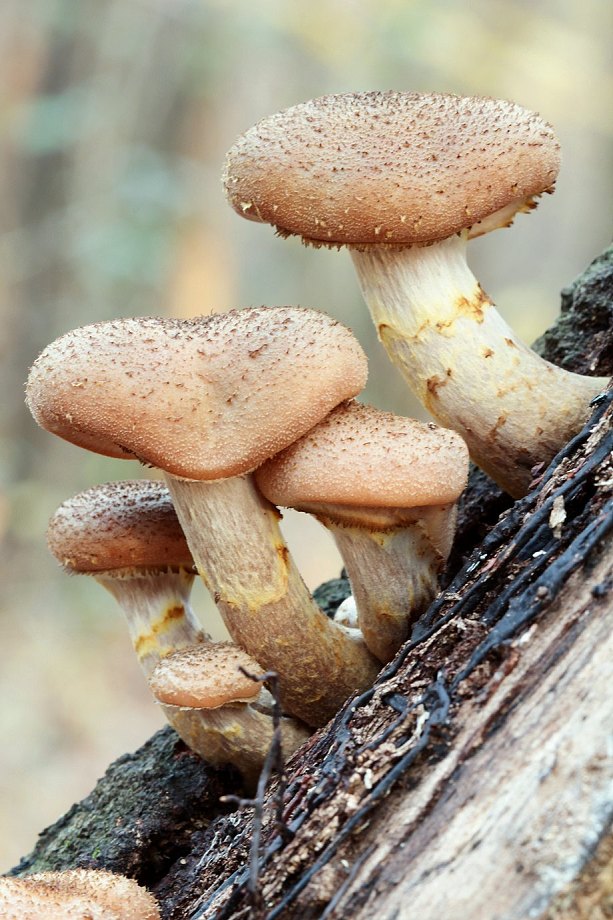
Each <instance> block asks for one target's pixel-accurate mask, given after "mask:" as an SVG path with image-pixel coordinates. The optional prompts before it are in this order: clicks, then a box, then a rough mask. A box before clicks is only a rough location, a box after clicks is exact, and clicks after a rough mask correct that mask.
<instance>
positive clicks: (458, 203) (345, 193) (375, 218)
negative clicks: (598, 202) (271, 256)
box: [224, 92, 560, 247]
mask: <svg viewBox="0 0 613 920" xmlns="http://www.w3.org/2000/svg"><path fill="white" fill-rule="evenodd" d="M559 164H560V152H559V144H558V141H557V139H556V137H555V134H554V132H553V129H552V127H551V126H550V125H549V124H547V123H546V122H545V121H543V120H542V119H541V118H540V116H539V115H537V114H535V113H534V112H530V111H528V110H527V109H524V108H522V107H521V106H519V105H516V104H515V103H513V102H507V101H504V100H499V99H490V98H487V97H479V96H468V97H461V96H454V95H448V94H440V93H398V92H373V93H342V94H340V95H331V96H322V97H320V98H319V99H313V100H311V101H310V102H304V103H302V104H300V105H296V106H293V107H292V108H290V109H287V110H286V111H284V112H280V113H279V114H277V115H272V116H271V117H269V118H265V119H264V120H263V121H260V122H259V123H258V124H257V125H255V127H253V128H251V129H250V130H249V131H247V132H246V133H245V134H244V135H242V137H240V138H239V139H238V141H237V142H236V144H235V145H234V147H232V149H231V150H230V151H229V153H228V156H227V160H226V166H225V171H224V184H225V188H226V193H227V195H228V198H229V200H230V203H231V204H232V207H233V208H234V209H235V211H237V212H238V213H239V214H241V215H242V216H243V217H247V218H249V219H251V220H257V221H262V222H264V223H270V224H273V225H274V226H275V227H276V228H277V229H278V231H279V232H280V233H281V234H284V235H288V234H297V235H299V236H301V237H302V238H303V239H304V240H305V241H306V242H313V243H319V244H327V245H332V246H333V245H355V246H358V247H363V246H365V245H373V244H374V245H376V244H381V243H385V244H388V245H402V246H407V245H412V244H415V243H426V242H433V241H435V240H440V239H445V238H446V237H448V236H452V235H453V234H454V233H458V232H459V231H461V230H464V229H466V228H468V227H471V226H473V225H474V224H476V223H478V222H479V221H481V220H483V219H485V218H486V217H488V216H490V215H492V214H495V213H496V212H497V211H500V210H502V209H504V208H507V207H508V206H509V205H513V208H512V209H511V210H512V211H514V210H517V209H519V208H521V207H522V206H523V205H525V204H526V200H527V199H528V200H529V199H530V198H531V197H532V196H535V195H540V194H542V193H543V192H546V191H551V190H553V186H554V183H555V180H556V176H557V173H558V169H559ZM515 206H516V207H515Z"/></svg>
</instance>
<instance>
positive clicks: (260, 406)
mask: <svg viewBox="0 0 613 920" xmlns="http://www.w3.org/2000/svg"><path fill="white" fill-rule="evenodd" d="M366 376H367V364H366V356H365V355H364V352H363V351H362V349H361V348H360V346H359V344H358V342H357V341H356V339H355V338H354V336H353V335H352V333H351V332H350V331H349V330H348V329H347V328H346V327H345V326H342V325H341V324H340V323H338V322H336V321H335V320H333V319H331V318H330V317H329V316H326V315H325V314H324V313H320V312H318V311H316V310H306V309H301V308H299V307H261V308H252V309H245V310H233V311H231V312H229V313H220V314H216V315H213V316H208V317H199V318H196V319H193V320H177V319H164V318H157V317H141V318H138V319H124V320H115V321H112V322H107V323H95V324H93V325H91V326H85V327H83V328H81V329H76V330H74V331H73V332H69V333H67V334H66V335H64V336H62V337H61V338H60V339H57V340H56V341H55V342H53V343H52V344H51V345H49V346H48V347H47V348H46V349H45V350H44V351H43V353H42V354H41V355H40V356H39V358H38V359H37V361H36V362H35V364H34V366H33V367H32V369H31V371H30V376H29V379H28V385H27V402H28V405H29V407H30V410H31V412H32V414H33V416H34V418H35V419H36V421H37V422H38V423H39V425H41V427H43V428H46V429H47V430H48V431H51V432H53V433H54V434H56V435H58V436H59V437H62V438H64V439H65V440H67V441H71V442H73V443H75V444H78V445H79V446H82V447H86V448H89V449H92V442H93V441H94V439H97V440H100V441H102V442H103V443H105V444H106V443H110V444H113V445H118V446H119V447H121V448H122V449H125V450H127V451H129V452H130V453H131V454H132V455H133V456H134V457H136V458H138V459H140V460H141V461H143V462H145V463H148V464H150V465H152V466H156V467H159V468H160V469H163V470H165V471H166V472H168V473H171V474H172V475H175V476H180V477H184V478H186V479H222V478H224V477H227V476H232V475H240V474H242V473H247V472H249V471H251V470H253V469H255V467H257V466H259V464H260V463H262V462H263V461H264V460H266V459H267V458H268V457H270V456H272V455H273V454H275V453H277V451H279V450H282V449H283V448H284V447H286V446H287V445H288V444H291V443H292V441H294V440H295V439H296V438H298V437H300V436H301V435H302V434H304V433H305V432H306V431H308V430H309V428H311V427H312V426H313V425H315V424H316V423H317V422H318V421H320V419H322V418H323V417H324V416H325V415H326V414H327V413H328V412H329V411H330V410H331V409H332V408H334V406H336V405H337V404H338V403H339V402H342V401H343V400H344V399H347V398H349V397H351V396H354V395H356V394H357V393H358V392H359V391H360V390H361V389H362V387H363V386H364V384H365V382H366Z"/></svg>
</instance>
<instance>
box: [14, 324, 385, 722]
mask: <svg viewBox="0 0 613 920" xmlns="http://www.w3.org/2000/svg"><path fill="white" fill-rule="evenodd" d="M366 371H367V369H366V358H365V356H364V353H363V352H362V350H361V348H360V346H359V345H358V343H357V341H356V340H355V339H354V337H353V336H352V334H351V332H350V331H349V330H348V329H346V328H345V327H344V326H342V325H340V323H337V322H335V321H333V320H332V319H330V318H329V317H328V316H326V315H325V314H322V313H319V312H317V311H314V310H304V309H299V308H292V307H277V308H273V307H270V308H260V309H247V310H241V311H232V312H230V313H226V314H218V315H214V316H210V317H204V318H198V319H194V320H169V319H160V318H140V319H126V320H117V321H114V322H109V323H99V324H94V325H92V326H86V327H84V328H83V329H78V330H75V331H74V332H71V333H68V334H67V335H65V336H63V337H62V338H60V339H58V340H57V341H56V342H54V343H52V344H51V345H49V346H48V347H47V348H46V349H45V351H44V352H43V353H42V354H41V355H40V357H39V358H38V359H37V361H36V363H35V364H34V366H33V368H32V370H31V372H30V377H29V381H28V388H27V398H28V404H29V406H30V408H31V411H32V413H33V415H34V417H35V418H36V420H37V421H38V422H39V424H40V425H41V426H42V427H44V428H46V429H47V430H50V431H52V432H53V433H54V434H57V435H59V436H60V437H63V438H65V439H66V440H69V441H72V442H73V443H76V444H80V445H82V446H86V447H89V446H90V445H91V443H92V442H93V441H94V439H98V440H100V441H103V442H112V443H114V444H117V445H119V446H121V448H122V449H123V450H126V451H129V452H130V453H131V454H132V455H133V456H134V457H136V458H137V459H140V460H141V461H143V462H145V463H147V464H151V465H154V466H157V467H159V468H160V469H162V470H163V471H164V472H165V474H166V480H167V484H168V487H169V489H170V492H171V495H172V499H173V503H174V506H175V508H176V511H177V515H178V517H179V520H180V522H181V526H182V528H183V531H184V533H185V535H186V537H187V540H188V543H189V546H190V549H191V552H192V554H193V557H194V560H195V562H196V565H197V567H198V571H199V573H200V574H201V576H202V578H203V580H204V582H205V584H206V585H207V587H208V588H209V590H210V591H211V593H212V594H213V595H214V597H215V600H216V602H217V605H218V607H219V609H220V612H221V614H222V616H223V617H224V620H225V622H226V626H227V628H228V630H229V632H230V635H231V636H232V638H233V639H234V641H235V642H236V643H237V644H238V645H240V646H241V647H242V648H244V649H245V650H246V651H247V652H249V654H251V655H253V657H254V658H255V659H256V660H257V661H258V662H260V664H261V665H262V667H263V668H265V669H266V670H273V671H276V672H277V673H278V674H279V683H280V691H281V699H282V703H283V706H284V708H285V709H286V711H288V712H290V713H291V714H293V715H296V716H298V717H299V718H301V719H303V721H305V722H307V723H308V724H310V725H319V724H323V723H324V722H326V721H327V719H329V718H330V717H331V716H332V715H333V714H334V713H335V712H336V711H337V709H338V707H339V706H340V705H341V704H342V703H343V702H344V700H345V699H347V697H348V696H350V695H351V693H352V692H353V691H354V690H356V689H359V688H364V687H366V686H368V685H369V683H370V682H371V681H372V680H373V679H374V676H375V675H376V673H377V664H376V661H375V659H374V658H373V657H372V656H371V655H370V653H369V652H368V650H367V648H366V646H365V645H364V643H363V642H362V640H361V639H360V638H358V637H356V636H355V634H352V633H350V632H348V631H347V630H344V629H343V628H342V627H340V626H338V625H337V624H335V623H332V622H331V621H330V620H328V619H327V618H326V617H324V616H323V614H322V613H321V612H320V610H319V609H318V608H317V606H316V605H315V603H314V602H313V600H312V598H311V596H310V594H309V592H308V590H307V588H306V586H305V585H304V583H303V581H302V579H301V577H300V575H299V573H298V571H297V569H296V567H295V565H294V563H293V561H292V560H291V558H290V557H289V553H288V551H287V547H286V546H285V544H284V542H283V540H282V537H281V534H280V531H279V528H278V518H279V514H278V511H277V510H276V508H274V507H273V506H272V505H271V504H270V503H269V502H267V501H266V500H265V499H264V498H263V497H262V496H261V495H260V494H259V492H258V491H257V489H256V488H255V486H254V484H253V482H252V480H251V477H250V476H249V475H248V474H249V473H250V472H251V471H252V470H254V469H255V468H256V467H257V466H259V465H260V464H261V463H262V462H263V461H264V460H265V459H267V458H268V457H270V456H272V455H273V454H275V453H277V452H278V451H279V450H282V449H283V448H284V447H287V445H288V444H290V443H292V441H294V440H295V439H296V438H297V437H300V436H301V435H302V434H304V433H305V432H306V431H308V430H309V428H311V427H313V425H315V424H316V423H317V422H318V421H320V420H321V419H322V418H324V417H325V415H327V413H328V412H329V411H330V410H331V409H332V408H334V406H336V405H337V404H338V403H339V402H342V401H343V400H345V399H347V398H348V397H350V396H353V395H355V394H356V393H358V392H359V391H360V390H361V388H362V387H363V385H364V383H365V380H366Z"/></svg>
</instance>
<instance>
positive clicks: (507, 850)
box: [15, 250, 613, 920]
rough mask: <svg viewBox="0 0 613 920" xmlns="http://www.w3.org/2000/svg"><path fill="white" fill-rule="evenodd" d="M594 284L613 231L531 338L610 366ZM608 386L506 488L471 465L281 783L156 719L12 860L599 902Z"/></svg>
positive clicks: (227, 911)
mask: <svg viewBox="0 0 613 920" xmlns="http://www.w3.org/2000/svg"><path fill="white" fill-rule="evenodd" d="M612 289H613V250H609V252H608V253H605V255H604V256H602V257H601V258H600V259H598V260H596V262H595V263H593V265H592V266H590V268H589V269H588V271H587V272H586V273H585V275H583V276H582V278H580V279H579V281H578V282H576V283H575V285H573V287H572V288H571V289H569V290H568V291H566V292H564V294H563V314H562V317H561V319H560V321H559V322H558V324H557V326H556V328H555V329H554V330H552V331H551V332H550V333H548V334H547V335H546V336H545V337H544V339H543V340H542V342H541V343H540V347H541V350H542V352H543V353H544V354H545V356H546V357H550V358H552V359H554V360H556V361H557V362H558V363H560V364H562V365H564V366H566V367H568V368H569V369H572V370H576V371H579V372H582V371H583V372H590V373H597V374H607V373H611V372H612V371H613V334H612V331H611V329H612V325H613V322H612V321H613V303H612V299H613V298H612V297H611V292H612ZM612 399H613V395H612V394H611V393H608V394H605V395H603V396H602V397H600V398H599V399H598V400H596V405H595V406H594V414H593V416H592V419H591V421H590V423H589V424H588V425H587V426H586V427H585V429H584V430H583V431H582V432H581V433H580V434H579V435H578V436H577V437H576V438H575V439H574V440H573V441H572V442H571V443H570V444H568V445H567V446H566V447H565V448H564V450H562V451H561V453H560V454H559V455H558V457H556V458H555V460H554V462H553V463H552V464H551V466H550V467H549V468H548V469H547V470H542V471H538V473H537V475H538V476H539V478H538V479H537V481H536V482H535V483H534V488H533V491H532V492H531V493H530V494H529V495H528V496H527V497H526V498H525V499H522V500H521V501H519V502H516V503H515V504H514V505H512V506H511V505H510V501H509V500H508V499H507V498H506V497H505V496H503V495H502V494H501V493H500V492H499V491H498V490H497V489H496V488H495V487H494V486H493V485H492V484H491V483H489V482H488V481H486V479H485V477H483V476H482V475H481V474H479V473H476V472H475V473H474V474H473V476H472V477H471V486H470V488H469V490H468V492H467V494H466V496H465V498H464V501H463V506H462V509H461V525H460V530H459V537H458V544H457V547H456V551H455V554H454V557H453V560H452V562H451V566H450V571H449V575H448V582H447V585H446V588H445V590H444V592H443V593H442V594H441V596H440V597H439V598H438V599H437V600H436V601H435V602H434V603H433V605H432V606H431V607H430V609H429V610H428V611H427V612H426V614H425V615H424V616H423V617H422V618H421V620H420V621H419V623H418V624H417V626H416V628H415V631H414V633H413V636H412V640H411V641H410V642H409V643H407V645H406V646H405V647H404V648H403V649H402V650H401V652H400V653H399V655H398V656H397V658H396V659H395V661H394V662H393V663H392V664H390V665H389V666H387V667H386V668H385V669H384V671H383V672H382V674H381V675H380V677H379V679H378V681H377V683H376V685H375V687H373V688H372V689H371V690H369V691H368V692H366V693H364V694H362V695H361V696H360V697H358V698H356V699H353V700H352V701H350V702H349V703H348V704H347V705H346V707H345V708H344V709H343V710H342V711H341V712H340V713H339V715H338V716H337V718H336V719H335V720H334V722H333V723H331V724H330V725H329V726H328V727H327V728H326V729H323V730H322V731H320V732H319V733H318V734H317V735H316V736H314V737H313V738H312V739H311V741H310V742H309V743H308V744H307V745H306V746H305V747H304V748H303V749H302V750H301V751H299V752H298V754H297V755H295V756H294V758H293V759H292V760H291V761H290V763H289V765H288V770H287V787H286V789H285V792H284V793H283V794H281V792H280V790H279V787H278V786H275V785H274V784H273V785H272V786H271V787H270V788H269V790H268V791H267V793H266V795H265V796H264V797H263V799H262V801H261V802H259V803H258V807H257V808H256V809H254V808H253V807H243V808H241V809H239V810H238V811H234V812H232V813H225V814H222V813H221V809H220V806H219V804H218V795H219V793H220V792H223V791H225V792H231V791H234V792H236V791H237V790H236V782H235V777H232V776H230V775H228V774H224V775H220V774H214V773H213V772H212V771H211V770H209V769H208V768H207V767H206V766H205V765H204V764H203V763H202V762H200V761H198V760H197V759H196V758H195V757H194V756H193V755H190V754H189V753H188V752H186V750H185V748H183V747H182V746H181V744H180V743H179V742H177V741H176V739H175V738H174V737H173V735H172V733H171V732H170V731H169V730H166V731H164V732H162V733H159V734H158V736H156V737H155V738H154V739H152V741H151V742H149V744H148V745H145V747H144V748H142V749H141V750H140V751H138V752H137V753H136V754H135V755H133V756H131V757H126V758H123V759H122V761H119V762H118V763H117V764H115V765H113V766H112V767H111V768H110V770H109V772H108V774H107V776H106V777H105V778H104V779H103V780H102V781H101V783H100V784H99V785H98V787H97V788H96V790H94V792H93V793H92V795H91V796H89V797H88V799H86V800H85V801H84V802H83V803H81V804H80V805H76V806H74V807H73V809H72V810H71V811H70V812H69V813H68V814H67V815H66V816H65V817H64V818H63V819H61V820H60V821H59V822H58V823H57V824H56V825H54V826H53V827H51V828H49V829H47V831H45V832H44V833H43V835H42V837H41V840H40V842H39V844H38V846H37V847H36V849H35V850H34V852H33V853H32V854H31V855H30V856H28V857H26V858H25V859H24V860H23V861H22V863H21V865H20V867H18V869H16V870H15V872H16V873H23V872H26V871H33V870H35V869H41V868H49V867H53V868H61V867H65V866H74V865H83V866H85V865H87V866H98V867H108V868H111V869H114V870H117V871H123V872H125V873H127V874H130V875H132V876H134V877H136V878H137V879H138V880H140V881H142V882H144V883H145V884H148V885H150V886H152V887H154V889H155V891H156V893H157V894H158V897H159V898H160V902H161V905H162V909H163V913H164V916H165V917H166V918H173V920H179V918H181V920H182V918H193V920H200V918H202V920H204V918H238V917H247V916H249V917H266V918H269V920H273V918H275V917H283V918H289V917H300V918H309V917H325V918H332V917H335V918H353V917H365V918H366V917H374V916H376V917H377V918H392V917H402V916H408V915H411V916H419V917H421V918H423V920H430V918H447V917H449V918H451V917H453V918H454V920H464V918H466V920H468V918H471V920H494V918H496V920H503V918H504V920H520V918H525V917H542V918H552V920H553V918H554V917H559V918H562V917H564V918H583V917H591V918H594V920H598V918H605V917H607V916H613V914H612V913H611V911H612V910H613V879H612V873H611V855H612V852H613V843H612V841H613V836H612V834H611V825H612V821H613V782H612V780H613V767H612V765H611V758H610V744H611V725H613V701H612V699H611V693H610V687H611V685H612V683H613V648H612V641H611V627H612V625H613V623H612V622H611V621H612V612H613V611H612V604H611V597H612V596H613V548H612V543H611V532H612V531H613V498H612V495H613V464H612V459H611V455H612V449H613V434H612V431H611V418H612V415H613V407H612ZM501 512H502V514H501ZM499 516H500V517H499ZM497 519H498V520H497ZM335 587H337V586H335ZM254 832H255V833H254ZM257 837H259V840H260V843H259V848H258V849H257V851H256V850H255V848H254V846H253V842H254V839H256V838H257Z"/></svg>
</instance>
